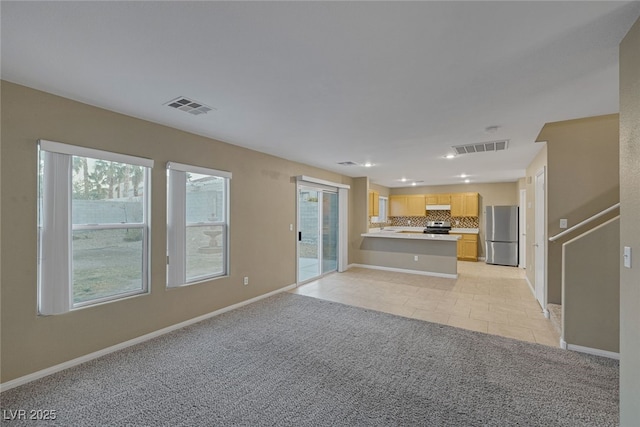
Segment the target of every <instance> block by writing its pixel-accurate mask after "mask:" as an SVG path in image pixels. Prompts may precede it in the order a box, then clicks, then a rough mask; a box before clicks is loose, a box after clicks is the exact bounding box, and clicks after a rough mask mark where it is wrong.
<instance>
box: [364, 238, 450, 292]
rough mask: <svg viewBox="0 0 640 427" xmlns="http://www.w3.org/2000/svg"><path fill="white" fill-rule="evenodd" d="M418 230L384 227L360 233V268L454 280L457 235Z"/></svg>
mask: <svg viewBox="0 0 640 427" xmlns="http://www.w3.org/2000/svg"><path fill="white" fill-rule="evenodd" d="M423 230H424V228H422V227H385V228H384V229H382V230H380V229H372V230H369V232H368V233H362V234H361V236H362V237H363V239H362V242H361V244H360V254H361V259H360V263H358V264H356V265H359V266H362V267H368V268H374V269H375V268H377V269H381V270H391V271H399V272H405V273H414V274H423V275H428V276H438V277H447V278H454V279H455V278H457V277H458V263H457V245H458V242H457V241H458V240H459V239H460V236H459V235H449V234H425V233H423Z"/></svg>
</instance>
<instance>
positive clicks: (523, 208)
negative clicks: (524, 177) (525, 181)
mask: <svg viewBox="0 0 640 427" xmlns="http://www.w3.org/2000/svg"><path fill="white" fill-rule="evenodd" d="M518 211H519V214H520V218H519V221H518V222H519V227H518V229H519V232H520V236H519V240H518V241H519V244H518V246H519V248H518V249H519V250H518V252H519V254H518V256H519V266H520V268H523V269H526V268H527V190H525V189H522V190H520V209H519V210H518Z"/></svg>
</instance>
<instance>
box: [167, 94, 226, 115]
mask: <svg viewBox="0 0 640 427" xmlns="http://www.w3.org/2000/svg"><path fill="white" fill-rule="evenodd" d="M164 105H167V106H169V107H171V108H176V109H178V110H182V111H184V112H187V113H189V114H193V115H194V116H199V115H200V114H207V113H208V112H209V111H211V110H215V108H213V107H209V106H207V105H204V104H203V103H202V102H198V101H194V100H193V99H189V98H186V97H184V96H180V97H178V98H176V99H172V100H171V101H169V102H166V103H165V104H164Z"/></svg>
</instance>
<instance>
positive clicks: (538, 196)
mask: <svg viewBox="0 0 640 427" xmlns="http://www.w3.org/2000/svg"><path fill="white" fill-rule="evenodd" d="M545 175H546V173H545V168H542V169H541V170H540V171H538V173H536V182H535V201H536V207H535V221H536V222H535V224H536V226H535V236H534V237H535V243H534V245H533V246H534V257H535V274H536V276H535V294H536V300H538V303H539V304H540V307H542V311H543V313H544V315H545V317H549V311H548V310H547V265H546V248H547V241H546V237H545V236H546V233H545V230H546V225H547V223H546V215H545V213H546V196H545V192H546V185H545Z"/></svg>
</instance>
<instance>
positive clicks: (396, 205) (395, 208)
mask: <svg viewBox="0 0 640 427" xmlns="http://www.w3.org/2000/svg"><path fill="white" fill-rule="evenodd" d="M425 206H426V203H425V198H424V194H410V195H396V196H389V216H427V211H426V209H425Z"/></svg>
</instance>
